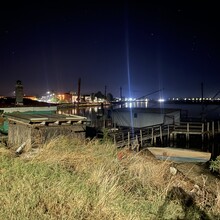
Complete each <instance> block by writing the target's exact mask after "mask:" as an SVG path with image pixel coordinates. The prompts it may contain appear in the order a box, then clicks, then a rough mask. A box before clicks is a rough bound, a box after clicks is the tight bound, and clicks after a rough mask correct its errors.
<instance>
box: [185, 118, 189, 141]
mask: <svg viewBox="0 0 220 220" xmlns="http://www.w3.org/2000/svg"><path fill="white" fill-rule="evenodd" d="M186 126H187V128H186V142H187V143H188V142H189V122H187V125H186Z"/></svg>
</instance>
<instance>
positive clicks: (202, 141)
mask: <svg viewBox="0 0 220 220" xmlns="http://www.w3.org/2000/svg"><path fill="white" fill-rule="evenodd" d="M203 142H204V123H202V143H203Z"/></svg>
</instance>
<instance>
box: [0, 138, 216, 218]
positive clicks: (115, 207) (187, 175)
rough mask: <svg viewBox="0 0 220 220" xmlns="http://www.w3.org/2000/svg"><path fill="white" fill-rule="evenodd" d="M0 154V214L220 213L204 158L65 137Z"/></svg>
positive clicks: (121, 215) (115, 215)
mask: <svg viewBox="0 0 220 220" xmlns="http://www.w3.org/2000/svg"><path fill="white" fill-rule="evenodd" d="M0 160H1V162H0V174H1V180H0V185H1V188H0V195H1V196H0V204H1V206H2V208H1V211H0V219H126V220H128V219H220V193H219V191H218V190H219V183H220V181H219V179H216V177H213V176H212V175H211V174H210V173H209V172H207V170H205V167H204V166H203V165H198V164H192V163H189V164H174V163H172V162H169V161H158V160H156V159H155V158H154V157H153V156H152V155H151V154H150V153H149V152H148V151H147V150H143V151H141V152H139V153H136V152H132V151H129V150H128V149H116V148H115V147H114V146H113V145H112V144H111V143H109V142H101V141H98V140H93V141H89V140H85V141H79V140H72V139H69V138H67V137H57V138H54V139H53V140H52V141H51V142H49V143H47V144H45V145H44V146H42V147H41V148H39V149H35V150H33V151H32V152H24V153H23V154H21V155H20V156H19V157H18V156H16V155H15V154H14V151H13V149H5V148H0ZM173 167H176V168H177V169H178V171H177V173H176V174H175V172H173V171H175V169H173ZM210 183H211V184H212V185H210Z"/></svg>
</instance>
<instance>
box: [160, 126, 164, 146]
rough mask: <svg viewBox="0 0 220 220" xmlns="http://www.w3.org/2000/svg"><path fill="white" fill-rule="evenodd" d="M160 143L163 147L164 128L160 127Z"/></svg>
mask: <svg viewBox="0 0 220 220" xmlns="http://www.w3.org/2000/svg"><path fill="white" fill-rule="evenodd" d="M160 142H161V145H163V131H162V126H160Z"/></svg>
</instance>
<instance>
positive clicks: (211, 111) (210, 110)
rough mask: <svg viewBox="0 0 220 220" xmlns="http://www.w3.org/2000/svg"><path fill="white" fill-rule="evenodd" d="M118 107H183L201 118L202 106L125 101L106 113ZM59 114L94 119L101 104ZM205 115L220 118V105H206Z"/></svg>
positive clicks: (186, 113) (195, 116)
mask: <svg viewBox="0 0 220 220" xmlns="http://www.w3.org/2000/svg"><path fill="white" fill-rule="evenodd" d="M117 108H174V109H181V113H182V114H183V115H185V116H187V117H189V118H198V119H199V118H201V114H202V106H201V104H168V103H166V102H164V103H159V102H152V101H146V102H125V103H124V104H123V105H122V104H118V105H117V104H116V105H113V106H104V111H105V112H104V113H106V114H107V112H108V110H111V109H117ZM58 113H59V114H62V113H65V114H73V115H76V114H78V115H81V116H84V117H88V119H89V120H91V119H93V118H94V117H95V116H96V115H97V114H101V113H102V110H101V106H93V107H80V109H79V112H77V109H76V108H68V109H62V110H59V111H58ZM205 116H206V117H207V119H208V120H213V119H214V120H220V105H212V104H209V105H206V106H205Z"/></svg>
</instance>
